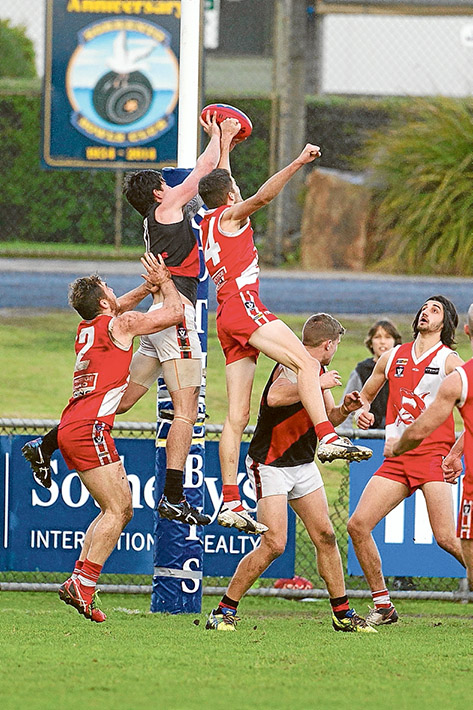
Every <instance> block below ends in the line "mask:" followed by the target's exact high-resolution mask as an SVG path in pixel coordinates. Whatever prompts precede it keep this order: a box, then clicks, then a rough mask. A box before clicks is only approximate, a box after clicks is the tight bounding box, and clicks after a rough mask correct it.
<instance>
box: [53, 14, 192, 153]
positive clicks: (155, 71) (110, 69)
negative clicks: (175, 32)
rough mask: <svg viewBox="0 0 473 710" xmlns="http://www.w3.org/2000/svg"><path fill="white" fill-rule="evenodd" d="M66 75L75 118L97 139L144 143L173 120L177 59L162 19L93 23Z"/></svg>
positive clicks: (79, 127) (76, 123) (164, 130)
mask: <svg viewBox="0 0 473 710" xmlns="http://www.w3.org/2000/svg"><path fill="white" fill-rule="evenodd" d="M66 76H67V79H66V89H67V96H68V98H69V102H70V104H71V106H72V108H73V113H72V115H71V123H72V125H73V126H74V128H76V129H77V130H78V131H80V133H82V134H83V135H85V136H87V137H88V138H91V139H93V140H94V141H96V142H98V143H104V144H106V145H110V144H115V145H117V146H132V145H141V144H144V143H148V142H150V141H152V140H155V139H156V138H157V137H158V136H160V135H162V134H164V133H167V131H169V130H170V128H171V127H172V126H173V124H174V116H173V111H174V108H175V106H176V103H177V92H178V62H177V58H176V56H175V54H174V52H173V51H172V50H171V47H170V35H169V33H168V32H166V30H164V29H163V28H162V27H159V26H158V25H154V24H151V23H150V22H146V21H144V20H136V19H133V20H132V19H127V18H116V19H113V20H101V21H99V22H94V23H92V24H91V25H88V26H87V27H85V28H83V29H82V30H81V31H80V32H79V36H78V46H77V48H76V50H75V51H74V52H73V54H72V56H71V59H70V62H69V66H68V68H67V75H66Z"/></svg>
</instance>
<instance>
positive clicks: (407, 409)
mask: <svg viewBox="0 0 473 710" xmlns="http://www.w3.org/2000/svg"><path fill="white" fill-rule="evenodd" d="M453 352H454V350H451V349H450V348H448V347H447V346H446V345H444V344H443V343H441V342H440V343H438V344H437V345H435V346H434V347H433V348H430V350H428V351H427V352H425V353H423V354H422V355H421V356H420V357H419V358H418V357H416V354H415V350H414V343H403V344H402V345H398V346H397V347H395V348H393V350H392V351H391V354H390V356H389V359H388V362H387V364H386V369H385V374H386V378H387V380H388V382H389V397H388V404H387V408H386V439H388V438H389V437H399V436H401V434H402V433H403V431H404V430H405V429H406V428H407V427H408V426H409V424H412V422H413V421H415V420H416V419H417V417H418V416H419V415H420V414H422V412H423V411H424V410H425V409H426V408H427V407H428V406H429V404H431V403H432V402H433V400H434V399H435V396H436V394H437V392H438V389H439V387H440V385H441V383H442V382H443V380H444V379H445V377H446V376H447V373H446V371H445V363H446V361H447V358H448V356H449V355H451V354H452V353H453ZM454 441H455V427H454V422H453V414H452V415H450V416H449V417H448V418H447V419H446V421H445V422H444V423H443V424H441V425H440V426H439V427H438V428H437V429H436V430H435V431H434V432H433V434H431V435H430V436H428V437H427V438H426V439H424V441H423V442H422V444H420V446H418V447H417V448H416V449H415V450H414V451H410V452H408V453H407V454H404V455H411V456H419V455H422V454H425V453H426V451H430V450H431V449H432V446H435V447H436V448H438V446H439V444H440V445H442V444H443V445H445V447H446V449H447V451H448V450H449V448H450V447H451V446H452V445H453V443H454Z"/></svg>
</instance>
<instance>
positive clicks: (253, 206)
mask: <svg viewBox="0 0 473 710" xmlns="http://www.w3.org/2000/svg"><path fill="white" fill-rule="evenodd" d="M320 155H321V153H320V148H319V146H318V145H312V144H311V143H307V145H306V146H305V148H304V150H303V151H302V153H301V154H300V155H299V156H298V157H297V158H296V159H295V160H293V161H292V163H290V164H289V165H287V166H286V167H285V168H283V169H282V170H280V171H279V172H278V173H276V174H275V175H273V176H272V177H270V178H269V180H267V181H266V182H265V183H264V184H263V185H262V186H261V187H260V188H259V190H258V191H257V192H256V193H255V194H254V195H253V196H252V197H249V198H248V199H247V200H243V202H238V203H237V204H234V205H232V206H231V207H230V208H229V209H227V210H225V212H224V213H223V214H222V217H221V223H222V227H223V229H224V230H225V229H228V231H230V232H231V231H232V228H233V230H234V229H235V228H238V226H239V224H240V223H241V222H244V221H245V220H246V219H248V217H249V216H250V215H252V214H253V212H256V211H257V210H259V209H260V208H261V207H264V206H265V205H267V204H268V203H269V202H271V200H273V199H274V198H275V197H276V195H278V194H279V193H280V192H281V190H282V189H283V187H284V185H285V184H286V183H287V182H289V180H290V179H291V177H292V176H293V175H294V174H295V173H297V171H298V170H300V169H301V168H302V167H304V165H307V164H308V163H312V162H313V161H314V160H315V159H316V158H318V157H320ZM231 222H233V224H230V223H231Z"/></svg>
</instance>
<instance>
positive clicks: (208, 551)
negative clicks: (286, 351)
mask: <svg viewBox="0 0 473 710" xmlns="http://www.w3.org/2000/svg"><path fill="white" fill-rule="evenodd" d="M29 439H31V436H24V435H22V436H0V511H1V512H0V571H2V572H5V571H22V572H34V571H38V572H64V573H65V574H67V575H68V574H70V572H71V570H72V567H73V565H74V562H75V560H76V559H77V558H78V556H79V554H80V549H81V546H82V540H83V539H84V532H85V530H86V528H87V526H88V524H89V523H90V522H91V520H92V519H93V518H94V517H95V516H96V515H97V513H98V508H97V507H96V505H95V503H94V501H93V500H92V499H91V498H90V496H89V494H88V492H87V490H86V489H85V488H84V487H83V485H82V483H81V481H80V479H79V477H78V475H77V474H76V473H75V472H73V471H68V470H67V467H66V465H65V463H64V461H63V458H62V456H61V454H60V453H59V452H56V454H54V456H53V460H52V468H53V471H54V474H55V475H53V477H52V486H51V488H50V489H49V490H46V489H45V488H43V487H42V486H40V485H39V484H38V483H36V482H35V481H34V479H33V476H32V474H31V470H30V467H29V464H28V463H27V462H26V461H25V459H24V458H23V456H22V455H21V447H22V446H23V445H24V444H25V443H26V442H27V441H28V440H29ZM115 441H116V444H117V448H118V451H119V453H120V456H121V457H122V459H123V463H124V465H125V468H126V470H127V474H128V480H129V482H130V486H131V491H132V499H133V512H134V515H133V519H132V520H131V522H130V523H128V525H127V527H126V528H125V530H124V532H123V533H122V534H121V536H120V540H119V542H118V545H117V548H116V549H115V550H114V551H113V552H112V554H111V556H110V557H109V559H108V560H107V562H106V565H105V569H104V571H105V572H111V573H120V574H134V575H136V574H146V575H149V576H151V575H152V574H153V548H154V536H153V510H154V507H155V495H156V494H155V456H156V448H155V442H154V441H153V440H152V439H124V438H115ZM205 448H206V459H207V467H208V471H209V472H211V473H210V475H209V476H208V477H207V478H205V481H204V490H205V500H204V506H205V511H206V512H208V513H209V514H210V515H211V516H212V523H211V524H210V525H207V526H206V527H205V528H203V529H202V531H203V534H202V537H201V538H199V539H200V542H199V545H201V546H202V547H203V550H204V562H203V571H204V575H205V576H211V577H218V576H229V575H231V574H233V572H234V571H235V569H236V566H237V564H238V562H239V561H240V559H241V558H242V557H243V556H244V555H245V554H246V553H247V552H249V551H250V550H251V549H253V546H254V545H256V544H258V540H259V538H258V537H257V536H256V537H255V536H254V535H243V534H242V533H240V532H239V531H238V530H233V529H228V528H222V527H221V526H220V525H218V523H217V522H216V517H217V512H218V510H219V508H220V504H221V499H222V498H221V479H220V466H219V461H218V442H217V441H208V442H206V445H205ZM247 450H248V444H247V443H243V444H242V453H241V457H242V458H241V463H243V460H244V457H245V456H246V453H247ZM202 470H203V469H202V460H201V459H199V458H198V457H194V455H190V456H189V458H188V460H187V466H186V471H185V476H186V483H188V482H192V481H194V482H197V480H198V478H199V477H201V476H202ZM239 470H240V474H239V482H240V489H241V490H242V492H243V495H244V501H245V504H246V505H247V506H248V507H249V508H250V509H251V510H254V509H255V507H256V503H255V499H254V495H253V492H252V489H251V486H250V483H249V480H248V478H247V476H246V473H245V472H244V471H245V469H244V466H240V469H239ZM163 522H167V521H163ZM182 527H183V529H184V530H185V536H186V537H187V538H189V539H195V538H196V537H197V535H196V528H195V527H194V526H193V527H190V526H187V525H184V526H182ZM294 556H295V523H294V515H293V514H292V513H291V522H290V525H289V539H288V545H287V548H286V552H285V553H284V555H282V556H281V557H280V558H279V559H278V560H276V561H275V562H273V564H272V565H271V567H270V568H269V570H268V571H267V573H266V575H265V576H268V577H293V576H294ZM191 567H192V565H191ZM181 581H182V582H183V583H185V582H184V580H179V583H181ZM192 586H193V583H192V582H187V587H189V588H191V587H192Z"/></svg>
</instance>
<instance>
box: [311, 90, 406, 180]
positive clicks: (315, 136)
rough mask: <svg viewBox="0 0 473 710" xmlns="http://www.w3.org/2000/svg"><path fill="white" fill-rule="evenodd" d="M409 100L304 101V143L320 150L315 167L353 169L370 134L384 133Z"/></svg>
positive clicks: (326, 98) (333, 98) (330, 98)
mask: <svg viewBox="0 0 473 710" xmlns="http://www.w3.org/2000/svg"><path fill="white" fill-rule="evenodd" d="M409 104H410V99H404V98H402V99H399V98H391V97H388V98H366V97H342V96H311V97H309V98H308V100H307V140H308V141H309V142H311V143H316V144H317V145H320V147H321V148H322V157H321V159H320V160H318V161H317V165H320V166H321V167H324V168H336V169H337V170H353V168H354V167H356V161H357V160H358V159H359V156H360V154H361V153H362V151H363V148H364V144H365V141H366V140H367V138H368V137H369V134H370V132H372V131H374V130H385V128H386V127H387V126H389V124H390V123H391V122H392V121H393V120H394V119H396V118H397V117H399V116H402V115H404V111H405V109H406V107H407V106H409Z"/></svg>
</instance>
